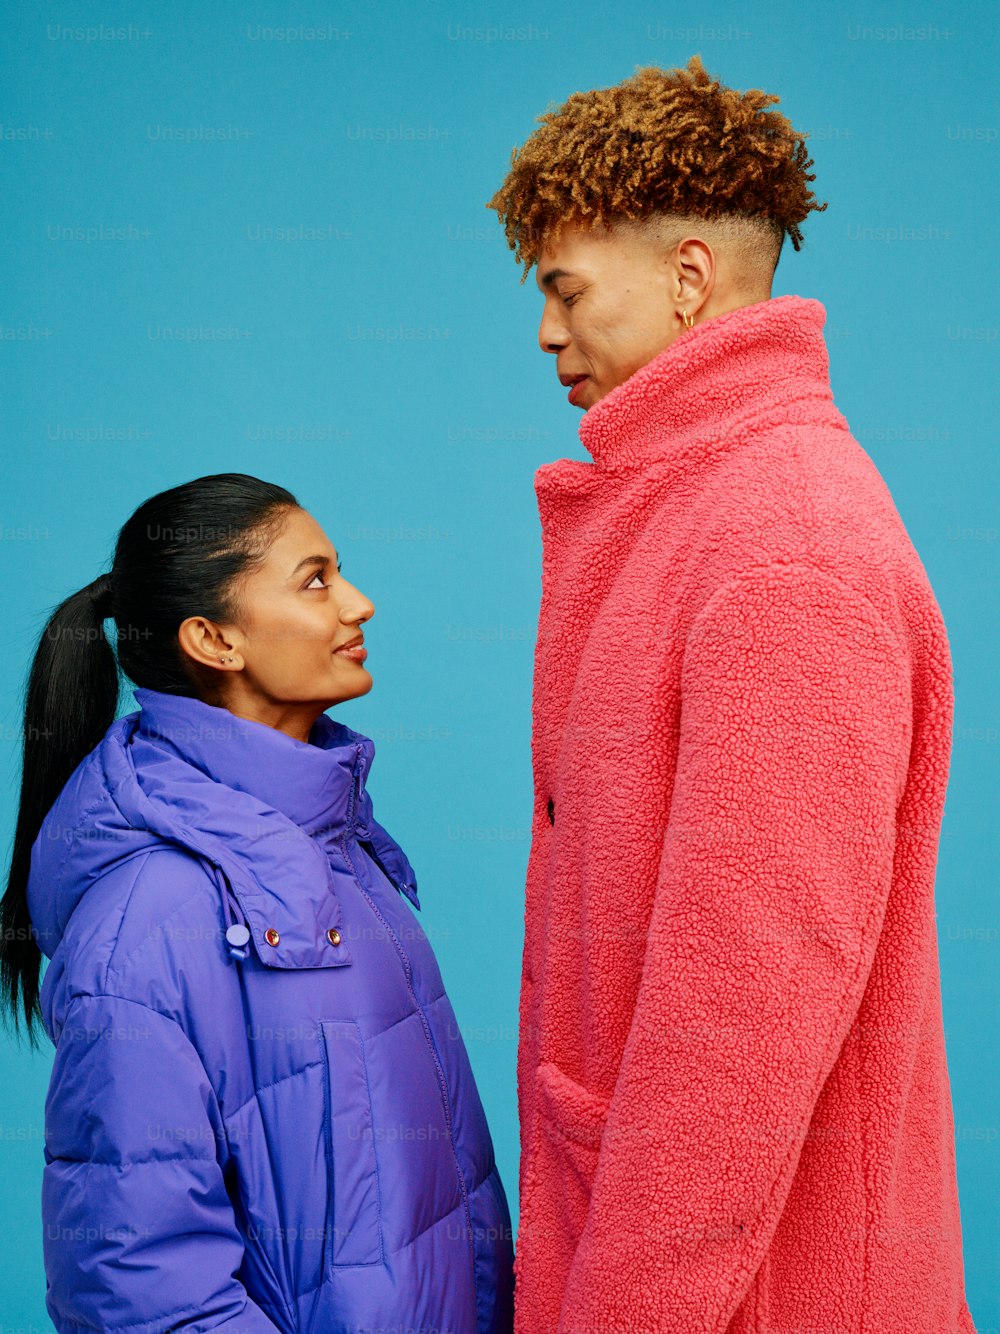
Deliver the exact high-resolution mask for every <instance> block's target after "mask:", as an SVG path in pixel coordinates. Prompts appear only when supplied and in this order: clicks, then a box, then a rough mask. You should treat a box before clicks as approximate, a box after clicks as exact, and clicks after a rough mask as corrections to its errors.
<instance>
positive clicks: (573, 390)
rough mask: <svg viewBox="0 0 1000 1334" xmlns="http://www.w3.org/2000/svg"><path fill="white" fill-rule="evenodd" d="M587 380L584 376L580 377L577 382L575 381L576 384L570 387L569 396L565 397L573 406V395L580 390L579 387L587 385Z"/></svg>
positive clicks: (574, 399) (574, 401)
mask: <svg viewBox="0 0 1000 1334" xmlns="http://www.w3.org/2000/svg"><path fill="white" fill-rule="evenodd" d="M587 379H588V377H587V376H586V375H583V376H581V377H580V379H579V380H577V382H576V384H573V385H571V386H570V390H569V394H568V395H567V397H568V399H569V401H570V402H571V403H573V404H575V403H576V398H575V397H574V395H575V394H576V392H577V390H578V389H580V388H581V386H583V385H585V384H586V383H587Z"/></svg>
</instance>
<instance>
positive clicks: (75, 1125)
mask: <svg viewBox="0 0 1000 1334" xmlns="http://www.w3.org/2000/svg"><path fill="white" fill-rule="evenodd" d="M135 696H136V699H137V700H138V702H139V705H140V708H139V710H137V711H136V712H134V713H129V714H127V715H125V716H124V717H122V718H119V719H117V720H116V721H115V722H114V723H113V724H112V725H111V727H110V728H109V729H108V732H107V734H106V735H105V737H104V739H103V741H101V742H100V744H99V745H98V746H96V747H95V748H94V750H92V751H91V752H90V754H89V755H88V756H87V757H86V758H85V759H84V760H83V761H82V762H81V763H80V765H79V766H78V767H77V769H76V771H75V772H74V774H73V775H72V777H71V778H70V780H69V782H68V783H67V784H66V786H65V788H64V789H63V790H62V792H61V793H60V795H59V797H58V798H57V800H56V802H55V804H54V805H53V807H52V809H51V811H50V812H49V813H48V815H47V816H46V818H45V821H44V824H43V826H42V829H41V831H40V833H39V836H38V838H37V840H36V842H35V845H34V847H33V849H32V860H31V876H30V881H29V887H28V901H29V909H30V912H31V918H32V923H33V925H34V929H35V931H36V934H37V937H38V941H39V944H40V945H41V947H42V949H43V950H44V952H45V954H46V955H47V956H48V957H49V958H50V960H51V962H50V963H49V965H48V967H47V969H46V972H45V975H44V978H43V982H42V1007H43V1013H44V1022H45V1027H46V1030H47V1032H48V1034H49V1036H50V1037H51V1038H52V1040H53V1042H54V1043H55V1044H56V1055H55V1061H54V1065H53V1070H52V1078H51V1083H50V1086H49V1092H48V1098H47V1101H46V1107H45V1163H46V1166H45V1169H44V1173H43V1186H42V1214H43V1224H44V1252H45V1267H46V1273H47V1276H48V1289H47V1295H46V1305H47V1309H48V1311H49V1314H50V1316H51V1317H52V1320H53V1322H54V1324H55V1326H56V1328H57V1330H59V1331H60V1334H93V1331H94V1330H104V1331H113V1330H120V1331H122V1332H123V1334H154V1331H155V1332H156V1334H161V1331H166V1330H185V1331H187V1332H188V1334H195V1332H200V1331H206V1330H226V1331H227V1334H237V1331H240V1332H241V1334H244V1332H245V1334H264V1331H273V1330H276V1329H277V1330H289V1331H291V1330H296V1331H315V1334H320V1332H322V1334H335V1332H336V1334H348V1331H362V1330H363V1331H379V1332H380V1334H394V1332H396V1331H398V1332H400V1334H402V1331H406V1334H418V1331H419V1332H421V1334H445V1331H447V1332H448V1334H508V1331H509V1330H510V1329H511V1324H512V1285H513V1278H512V1262H513V1255H512V1244H511V1231H510V1216H509V1213H508V1208H507V1201H506V1198H505V1196H504V1191H503V1187H502V1185H501V1183H500V1178H499V1175H498V1173H497V1169H496V1166H495V1164H494V1159H493V1146H492V1143H491V1140H490V1134H489V1130H488V1129H487V1125H486V1118H485V1116H484V1113H483V1108H482V1104H481V1102H480V1099H479V1095H478V1092H477V1090H476V1084H475V1080H474V1078H473V1074H472V1069H471V1067H470V1064H469V1058H468V1055H467V1053H466V1050H465V1045H464V1043H463V1041H462V1038H461V1035H460V1033H459V1028H458V1024H457V1021H456V1019H455V1014H454V1012H453V1010H452V1008H451V1005H450V1003H449V1001H448V998H447V996H446V995H445V992H444V986H443V984H442V981H441V975H440V973H439V971H438V967H437V964H436V962H435V960H434V955H433V953H432V951H431V947H430V945H429V944H428V941H427V938H426V936H425V935H424V933H423V931H422V930H421V928H420V926H419V924H418V922H417V918H416V916H415V915H414V913H413V911H412V909H411V907H410V904H412V905H413V907H415V908H418V907H419V903H418V900H417V892H416V883H415V877H414V874H413V869H412V867H411V866H410V864H409V862H408V861H407V859H406V857H405V855H404V854H403V852H402V851H401V850H400V848H399V847H398V845H397V844H396V843H395V842H394V841H393V840H392V839H391V838H390V836H389V835H388V834H387V833H386V831H385V830H384V829H383V828H382V826H381V825H379V824H378V823H377V821H376V820H375V819H374V817H373V814H372V805H371V799H370V797H369V796H368V794H367V792H366V790H365V778H366V775H367V772H368V770H369V769H370V767H371V763H372V759H373V757H374V753H375V746H374V744H373V742H372V741H371V740H370V738H368V737H365V736H362V735H361V734H360V733H358V732H354V731H352V730H351V729H350V728H349V727H346V726H344V724H343V723H338V722H335V721H333V720H332V719H331V718H329V717H328V716H327V715H326V714H322V715H321V716H320V717H319V718H318V719H317V721H316V724H315V726H314V728H313V731H312V733H311V735H310V742H309V744H305V743H303V742H300V741H296V740H295V739H293V738H292V737H289V736H287V735H286V734H284V733H282V732H278V731H275V730H274V729H272V728H270V727H267V726H265V725H263V724H261V723H255V722H250V721H248V720H246V719H243V718H237V717H236V716H235V715H233V714H231V713H229V712H228V710H225V709H220V708H215V707H213V706H212V705H209V704H203V703H201V702H200V701H198V700H196V699H191V698H186V697H180V696H173V695H167V694H162V693H161V692H159V691H154V690H144V689H137V690H136V691H135Z"/></svg>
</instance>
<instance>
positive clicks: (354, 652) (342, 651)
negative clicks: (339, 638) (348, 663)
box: [333, 644, 368, 662]
mask: <svg viewBox="0 0 1000 1334" xmlns="http://www.w3.org/2000/svg"><path fill="white" fill-rule="evenodd" d="M333 653H334V657H339V658H351V659H352V660H353V661H354V662H364V660H365V658H367V657H368V650H367V649H366V648H365V647H364V645H363V644H356V645H355V646H354V647H353V648H337V649H334V651H333Z"/></svg>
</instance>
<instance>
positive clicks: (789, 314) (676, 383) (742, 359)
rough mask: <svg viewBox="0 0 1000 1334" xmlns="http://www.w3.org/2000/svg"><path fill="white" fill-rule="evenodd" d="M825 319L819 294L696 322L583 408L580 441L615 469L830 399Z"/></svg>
mask: <svg viewBox="0 0 1000 1334" xmlns="http://www.w3.org/2000/svg"><path fill="white" fill-rule="evenodd" d="M825 322H826V309H825V307H824V306H823V304H822V302H820V301H817V300H815V299H814V298H812V297H800V296H778V297H771V298H769V299H768V300H766V301H758V302H755V303H754V304H753V305H750V306H740V307H739V308H738V309H736V310H730V311H727V312H726V313H725V314H724V315H717V316H715V318H714V319H710V320H706V321H705V322H704V323H703V324H695V325H694V327H693V328H691V329H688V330H686V331H685V332H684V333H682V334H680V335H679V337H678V338H676V339H675V340H674V342H673V343H671V344H670V346H669V347H666V348H664V350H663V351H662V352H660V353H658V355H657V356H655V357H654V358H653V360H652V361H649V362H647V363H646V365H645V366H642V367H640V369H639V370H637V371H636V372H635V374H634V375H632V376H630V377H629V379H627V380H624V381H623V382H622V383H621V384H619V385H616V386H615V388H614V389H612V390H611V391H610V393H608V394H606V395H605V396H604V398H602V399H600V400H599V401H598V402H597V403H595V404H594V406H593V407H592V408H590V409H589V410H588V411H587V412H585V413H584V415H583V417H582V419H581V421H580V440H581V442H582V443H583V446H584V448H585V449H586V450H588V452H589V453H590V455H591V456H592V458H593V460H594V463H595V464H597V466H598V468H599V469H601V470H602V471H603V470H607V471H611V472H617V471H621V470H627V469H631V468H638V467H642V466H644V465H646V464H649V463H653V462H656V461H658V460H665V459H667V458H669V457H670V456H673V455H683V454H686V453H688V452H689V451H691V450H697V449H698V447H699V446H701V445H704V444H706V443H709V442H711V440H712V439H713V437H715V438H717V437H718V436H719V433H720V431H729V430H732V429H733V428H734V427H737V426H739V425H742V424H743V423H744V422H747V423H749V422H752V421H755V420H760V421H762V422H763V421H767V420H770V419H774V420H779V421H780V420H781V419H782V418H783V416H785V415H786V413H787V408H788V405H789V404H790V403H791V402H793V401H795V400H800V399H814V400H820V401H823V402H825V403H826V404H827V405H828V406H831V407H832V403H833V395H832V392H831V389H830V373H829V358H828V355H827V348H826V342H825V340H824V338H823V325H824V324H825ZM559 462H560V463H563V464H564V463H566V462H568V460H560V461H559ZM554 466H556V465H552V464H550V465H546V467H554ZM584 466H585V467H588V468H589V467H590V465H589V464H588V465H584ZM540 471H541V472H543V473H544V471H545V468H543V469H541V470H540Z"/></svg>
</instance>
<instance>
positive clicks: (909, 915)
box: [515, 296, 974, 1334]
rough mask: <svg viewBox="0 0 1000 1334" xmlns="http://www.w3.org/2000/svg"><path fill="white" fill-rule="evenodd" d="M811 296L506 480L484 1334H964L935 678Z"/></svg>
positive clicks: (769, 314)
mask: <svg viewBox="0 0 1000 1334" xmlns="http://www.w3.org/2000/svg"><path fill="white" fill-rule="evenodd" d="M825 318H826V312H825V309H824V307H823V306H822V304H821V303H820V302H819V301H816V300H813V299H810V298H802V297H798V296H782V297H777V298H773V299H770V300H767V301H764V302H759V303H755V304H753V305H749V306H745V307H741V308H738V309H736V310H733V311H730V312H727V313H725V314H723V315H720V316H718V317H716V318H714V319H710V320H707V321H705V322H704V323H702V324H700V325H695V327H694V328H693V329H691V330H690V331H687V332H684V333H682V334H681V335H680V337H679V338H678V339H677V341H676V342H674V343H672V344H671V345H670V346H669V347H667V348H666V349H664V350H663V351H662V352H661V353H660V354H659V355H658V356H656V357H655V358H654V359H653V360H652V361H651V362H649V363H648V364H647V365H646V366H644V367H643V368H642V369H640V370H639V371H637V372H636V373H635V374H634V375H633V376H632V377H631V378H630V379H628V380H626V381H625V382H623V383H622V384H620V385H618V386H617V387H616V388H615V389H613V390H612V391H611V392H610V393H609V394H608V395H606V396H605V397H604V398H603V399H602V400H600V401H599V402H598V403H596V404H595V405H594V406H593V407H592V408H591V409H590V410H589V411H588V412H586V413H585V414H584V416H583V418H582V421H581V423H580V438H581V441H582V443H583V445H584V447H585V448H586V449H587V450H588V452H589V453H590V455H591V458H592V460H593V461H592V462H588V461H577V460H572V459H560V460H557V461H556V462H554V463H551V464H547V465H545V466H543V467H542V468H540V469H539V470H538V471H537V473H536V476H535V487H536V492H537V499H538V506H539V515H540V519H541V524H542V551H543V563H542V590H541V606H540V612H539V629H538V640H537V646H536V652H535V678H534V700H533V729H534V730H533V766H534V784H535V791H534V811H533V824H532V842H531V849H530V855H529V862H528V869H527V891H526V897H527V901H526V911H525V942H524V955H523V989H522V1001H521V1030H520V1044H519V1052H518V1095H519V1106H520V1115H521V1127H522V1160H521V1214H520V1226H519V1230H518V1238H517V1259H516V1263H515V1270H516V1274H517V1284H516V1300H515V1308H516V1309H515V1328H516V1330H517V1332H518V1334H584V1332H586V1334H723V1332H728V1334H777V1331H789V1332H791V1331H806V1330H810V1331H812V1330H815V1331H819V1330H822V1331H824V1332H825V1334H972V1331H973V1329H974V1326H973V1322H972V1317H971V1314H970V1312H969V1310H968V1307H967V1305H966V1301H965V1294H964V1280H963V1263H962V1251H961V1227H960V1217H959V1201H958V1194H957V1185H956V1173H955V1158H954V1138H953V1136H954V1129H953V1116H952V1104H951V1096H950V1090H949V1080H948V1071H947V1064H946V1057H945V1045H944V1031H943V1024H942V1009H941V997H940V978H939V967H938V957H937V937H936V924H935V907H934V877H935V867H936V858H937V849H938V841H939V834H940V825H941V819H942V813H943V807H944V797H945V789H946V785H947V779H948V769H949V757H950V746H951V729H952V712H953V697H952V676H951V663H950V655H949V647H948V642H947V637H946V632H945V627H944V624H943V620H942V617H941V613H940V610H939V608H938V605H937V602H936V600H935V598H934V594H933V592H932V590H931V587H930V585H929V582H928V579H927V576H926V573H925V571H924V569H923V567H922V565H921V563H920V560H919V558H918V556H917V554H916V552H915V550H914V548H913V546H912V544H911V542H910V540H909V538H908V536H907V534H906V531H905V529H904V526H903V523H902V521H901V519H900V516H899V514H898V512H897V510H896V508H895V506H894V504H893V502H892V499H891V497H890V495H889V492H888V490H887V488H886V486H885V483H884V481H883V479H882V478H881V476H880V475H879V473H878V471H877V469H876V468H875V466H874V464H873V462H872V460H871V459H870V458H869V457H868V455H867V454H866V453H865V452H864V451H863V449H862V448H861V446H860V445H859V444H858V443H857V441H856V440H855V439H854V438H853V437H852V436H851V433H850V431H849V429H848V425H847V422H846V421H845V419H844V418H843V417H842V415H841V414H840V413H839V412H838V411H837V409H836V408H835V406H834V404H833V398H832V393H831V389H830V382H829V366H828V356H827V349H826V345H825V341H824V338H823V326H824V323H825Z"/></svg>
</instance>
